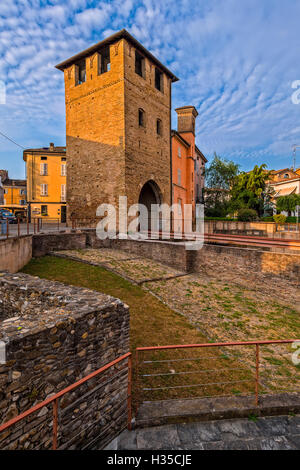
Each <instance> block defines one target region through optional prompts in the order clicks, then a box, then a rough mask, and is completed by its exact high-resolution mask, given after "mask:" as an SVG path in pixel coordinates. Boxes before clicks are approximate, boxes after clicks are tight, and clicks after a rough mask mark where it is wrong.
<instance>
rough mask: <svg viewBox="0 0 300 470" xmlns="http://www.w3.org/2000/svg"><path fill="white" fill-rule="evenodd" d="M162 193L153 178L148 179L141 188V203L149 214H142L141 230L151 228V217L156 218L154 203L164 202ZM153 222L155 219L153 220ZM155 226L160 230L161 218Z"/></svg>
mask: <svg viewBox="0 0 300 470" xmlns="http://www.w3.org/2000/svg"><path fill="white" fill-rule="evenodd" d="M162 202H163V201H162V193H161V190H160V188H159V186H158V184H157V183H155V181H153V180H149V181H147V183H145V184H144V186H143V187H142V189H141V192H140V195H139V204H143V205H144V206H145V207H146V209H147V212H148V215H147V216H146V215H144V214H140V220H141V224H140V231H141V232H145V231H147V230H150V229H151V219H153V220H155V216H154V213H153V210H151V205H152V204H159V205H160V204H162ZM152 223H153V221H152ZM155 227H156V229H157V230H158V229H159V228H161V223H159V218H157V220H156V221H155Z"/></svg>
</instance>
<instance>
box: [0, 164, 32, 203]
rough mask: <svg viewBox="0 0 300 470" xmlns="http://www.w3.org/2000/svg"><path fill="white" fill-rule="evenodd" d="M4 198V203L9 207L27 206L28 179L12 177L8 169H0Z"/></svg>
mask: <svg viewBox="0 0 300 470" xmlns="http://www.w3.org/2000/svg"><path fill="white" fill-rule="evenodd" d="M0 178H1V181H2V187H3V188H2V190H3V198H2V201H3V202H2V205H4V206H6V207H7V208H8V209H9V208H11V209H14V208H15V209H17V208H19V206H22V207H23V206H26V180H20V179H11V178H9V176H8V171H7V170H0Z"/></svg>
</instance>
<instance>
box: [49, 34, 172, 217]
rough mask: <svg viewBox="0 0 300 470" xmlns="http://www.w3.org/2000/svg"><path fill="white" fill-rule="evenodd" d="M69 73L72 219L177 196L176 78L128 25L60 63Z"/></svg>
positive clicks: (69, 174)
mask: <svg viewBox="0 0 300 470" xmlns="http://www.w3.org/2000/svg"><path fill="white" fill-rule="evenodd" d="M57 68H58V69H59V70H62V71H63V72H64V80H65V102H66V143H67V159H68V174H67V187H68V199H67V205H68V211H67V212H68V220H69V221H70V219H72V218H76V219H78V220H81V219H82V220H83V221H84V220H86V219H89V220H95V216H96V212H97V207H98V206H99V205H100V204H101V203H110V204H113V205H114V206H115V207H116V208H118V202H119V196H127V201H128V207H129V206H130V205H132V204H135V203H138V202H140V203H143V204H145V205H146V206H147V207H148V208H150V206H151V203H163V202H165V203H168V204H171V202H172V191H171V127H170V126H171V85H172V83H173V82H175V81H176V80H177V78H176V77H175V76H174V75H173V74H172V73H171V72H170V71H169V70H168V69H167V68H166V67H165V66H164V65H163V64H161V63H160V62H159V61H158V60H157V59H156V58H155V57H154V56H153V55H152V54H151V53H150V52H149V51H147V49H145V48H144V47H143V46H142V45H141V44H140V43H139V42H138V41H137V40H136V39H134V38H133V37H132V36H131V35H130V34H129V33H128V32H127V31H126V30H122V31H120V32H118V33H116V34H114V35H113V36H110V37H109V38H107V39H105V40H104V41H101V42H100V43H98V44H96V45H94V46H92V47H90V48H89V49H87V50H85V51H83V52H81V53H79V54H77V55H76V56H74V57H71V58H70V59H68V60H66V61H64V62H62V63H61V64H59V65H57Z"/></svg>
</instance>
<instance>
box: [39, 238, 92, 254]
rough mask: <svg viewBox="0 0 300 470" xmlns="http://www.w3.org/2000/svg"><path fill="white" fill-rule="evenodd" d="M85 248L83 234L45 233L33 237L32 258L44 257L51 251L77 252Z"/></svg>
mask: <svg viewBox="0 0 300 470" xmlns="http://www.w3.org/2000/svg"><path fill="white" fill-rule="evenodd" d="M85 247H86V235H85V234H84V233H81V232H78V233H47V234H40V235H33V237H32V256H33V257H39V256H45V255H46V254H47V253H49V252H50V251H53V250H78V249H80V248H85Z"/></svg>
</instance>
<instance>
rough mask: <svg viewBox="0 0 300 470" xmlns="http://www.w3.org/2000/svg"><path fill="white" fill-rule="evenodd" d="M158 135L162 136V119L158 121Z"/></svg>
mask: <svg viewBox="0 0 300 470" xmlns="http://www.w3.org/2000/svg"><path fill="white" fill-rule="evenodd" d="M156 133H157V135H162V122H161V120H160V119H157V120H156Z"/></svg>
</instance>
